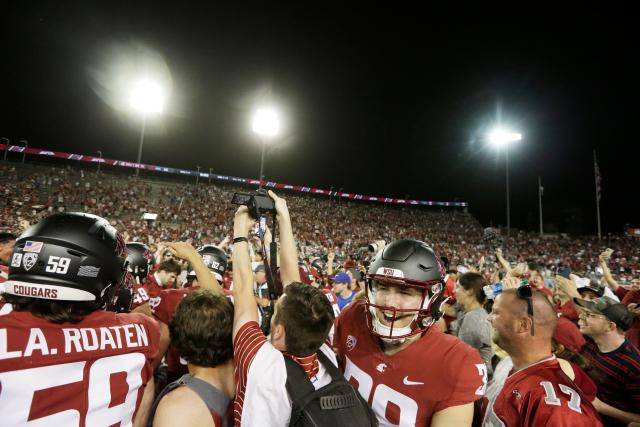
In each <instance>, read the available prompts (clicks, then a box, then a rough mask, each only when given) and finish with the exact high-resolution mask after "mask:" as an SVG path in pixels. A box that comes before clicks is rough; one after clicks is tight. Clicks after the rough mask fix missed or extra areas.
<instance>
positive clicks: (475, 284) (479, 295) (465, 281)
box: [458, 271, 487, 304]
mask: <svg viewBox="0 0 640 427" xmlns="http://www.w3.org/2000/svg"><path fill="white" fill-rule="evenodd" d="M458 283H460V286H462V287H463V288H464V289H465V290H467V291H468V290H469V289H472V290H473V296H474V297H475V299H476V300H477V301H478V302H479V303H480V304H482V303H484V300H485V299H486V296H485V294H484V289H482V288H484V287H485V286H487V281H486V280H485V278H484V276H483V275H482V274H480V273H475V272H473V271H470V272H468V273H464V274H463V275H461V276H460V277H458Z"/></svg>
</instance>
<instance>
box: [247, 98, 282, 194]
mask: <svg viewBox="0 0 640 427" xmlns="http://www.w3.org/2000/svg"><path fill="white" fill-rule="evenodd" d="M251 128H252V130H253V132H254V133H255V134H257V135H258V137H259V138H260V142H261V143H262V156H261V157H260V175H259V179H260V185H259V187H258V188H262V182H263V177H264V152H265V148H266V145H267V142H270V141H271V140H272V138H274V137H275V136H276V135H278V132H280V118H279V117H278V113H277V112H276V111H275V110H274V109H272V108H271V107H262V108H258V109H257V110H256V112H255V113H254V114H253V122H252V125H251Z"/></svg>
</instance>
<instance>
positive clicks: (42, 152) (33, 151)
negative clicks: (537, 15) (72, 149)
mask: <svg viewBox="0 0 640 427" xmlns="http://www.w3.org/2000/svg"><path fill="white" fill-rule="evenodd" d="M4 150H7V145H6V144H0V152H2V151H4ZM8 151H9V152H13V153H23V152H25V147H21V146H18V145H9V147H8ZM26 154H28V155H36V156H46V157H54V158H58V159H65V160H75V161H79V162H86V163H102V164H104V165H108V166H119V167H124V168H132V169H141V170H148V171H151V172H164V173H171V174H176V175H188V176H194V177H195V176H198V174H199V175H200V178H206V179H209V177H211V179H215V180H218V181H225V182H235V183H240V184H249V185H256V186H258V185H260V181H259V180H257V179H249V178H240V177H237V176H227V175H219V174H209V173H207V172H198V171H194V170H189V169H179V168H170V167H166V166H157V165H147V164H144V163H135V162H127V161H124V160H114V159H107V158H104V157H95V156H87V155H84V154H74V153H65V152H63V151H51V150H46V149H42V148H31V147H29V148H27V149H26ZM264 186H265V187H266V188H275V189H284V190H291V191H297V192H301V193H309V194H318V195H325V196H330V197H340V198H344V199H350V200H362V201H366V202H380V203H387V204H396V205H410V206H440V207H456V208H460V207H466V206H469V204H468V203H466V202H441V201H431V200H407V199H397V198H393V197H378V196H367V195H363V194H353V193H346V192H338V191H330V190H323V189H321V188H313V187H304V186H301V185H290V184H281V183H277V182H272V181H266V182H265V183H264Z"/></svg>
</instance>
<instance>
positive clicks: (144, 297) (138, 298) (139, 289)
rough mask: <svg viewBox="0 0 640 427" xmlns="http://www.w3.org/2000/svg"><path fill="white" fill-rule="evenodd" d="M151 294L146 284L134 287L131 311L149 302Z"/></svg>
mask: <svg viewBox="0 0 640 427" xmlns="http://www.w3.org/2000/svg"><path fill="white" fill-rule="evenodd" d="M149 298H151V293H150V292H149V287H148V286H147V285H146V284H140V283H136V284H135V285H133V301H131V310H133V309H135V308H138V307H140V306H141V305H144V304H146V303H148V302H149Z"/></svg>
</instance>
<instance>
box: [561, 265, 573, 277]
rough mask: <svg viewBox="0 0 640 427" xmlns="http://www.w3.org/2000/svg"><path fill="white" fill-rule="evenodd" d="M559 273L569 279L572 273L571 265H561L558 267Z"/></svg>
mask: <svg viewBox="0 0 640 427" xmlns="http://www.w3.org/2000/svg"><path fill="white" fill-rule="evenodd" d="M558 274H559V275H560V276H562V277H564V278H565V279H568V278H569V275H571V269H570V268H569V267H561V268H559V269H558Z"/></svg>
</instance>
